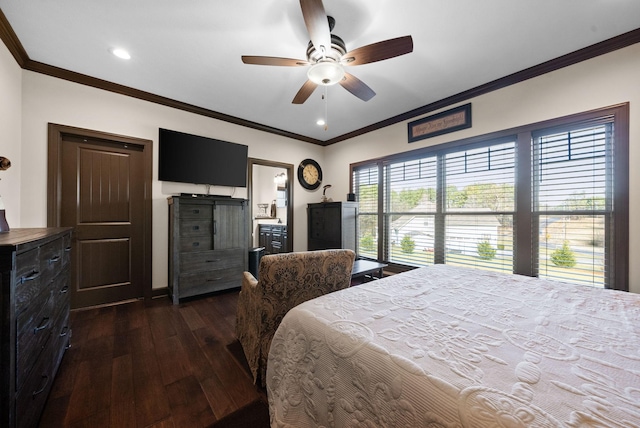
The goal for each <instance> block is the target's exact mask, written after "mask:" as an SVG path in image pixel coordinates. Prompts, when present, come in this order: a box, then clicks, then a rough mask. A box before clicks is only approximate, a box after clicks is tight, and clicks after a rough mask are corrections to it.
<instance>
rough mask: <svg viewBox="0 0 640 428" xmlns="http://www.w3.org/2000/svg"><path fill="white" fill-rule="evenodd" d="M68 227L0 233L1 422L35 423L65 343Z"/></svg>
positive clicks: (9, 424)
mask: <svg viewBox="0 0 640 428" xmlns="http://www.w3.org/2000/svg"><path fill="white" fill-rule="evenodd" d="M71 231H72V229H71V228H37V229H13V230H11V231H9V232H4V233H0V281H1V287H2V293H1V294H0V303H1V305H0V312H1V314H2V341H1V342H0V367H1V368H0V371H1V372H2V390H1V391H0V409H1V411H2V414H1V419H0V426H2V427H11V428H14V427H35V426H37V425H38V421H39V419H40V415H41V413H42V409H43V407H44V404H45V402H46V400H47V396H48V395H49V390H50V389H51V385H52V384H53V378H54V376H55V374H56V372H57V371H58V367H59V365H60V362H61V360H62V356H63V354H64V351H65V350H66V349H67V348H68V347H69V344H70V337H71V330H70V329H69V286H70V281H71V279H70V252H71Z"/></svg>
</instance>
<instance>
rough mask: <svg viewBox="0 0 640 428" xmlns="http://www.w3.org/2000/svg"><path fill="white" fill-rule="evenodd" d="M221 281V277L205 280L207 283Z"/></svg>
mask: <svg viewBox="0 0 640 428" xmlns="http://www.w3.org/2000/svg"><path fill="white" fill-rule="evenodd" d="M221 279H222V277H221V276H219V277H217V278H211V279H207V282H214V281H220V280H221Z"/></svg>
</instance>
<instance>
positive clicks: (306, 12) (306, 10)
mask: <svg viewBox="0 0 640 428" xmlns="http://www.w3.org/2000/svg"><path fill="white" fill-rule="evenodd" d="M300 8H301V9H302V16H303V17H304V24H305V25H306V26H307V31H308V32H309V38H310V39H311V43H313V46H314V47H315V48H316V50H317V51H318V52H322V49H321V48H320V46H324V47H325V51H329V49H331V33H330V31H329V19H328V18H327V14H326V12H325V11H324V5H323V4H322V0H300Z"/></svg>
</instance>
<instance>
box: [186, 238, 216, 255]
mask: <svg viewBox="0 0 640 428" xmlns="http://www.w3.org/2000/svg"><path fill="white" fill-rule="evenodd" d="M212 245H213V237H212V236H211V235H199V236H184V237H181V238H180V252H187V253H188V252H192V251H207V250H211V249H212V248H213V247H212Z"/></svg>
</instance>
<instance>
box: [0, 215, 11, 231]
mask: <svg viewBox="0 0 640 428" xmlns="http://www.w3.org/2000/svg"><path fill="white" fill-rule="evenodd" d="M9 230H10V229H9V223H7V217H6V216H5V212H4V210H0V232H8V231H9Z"/></svg>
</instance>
